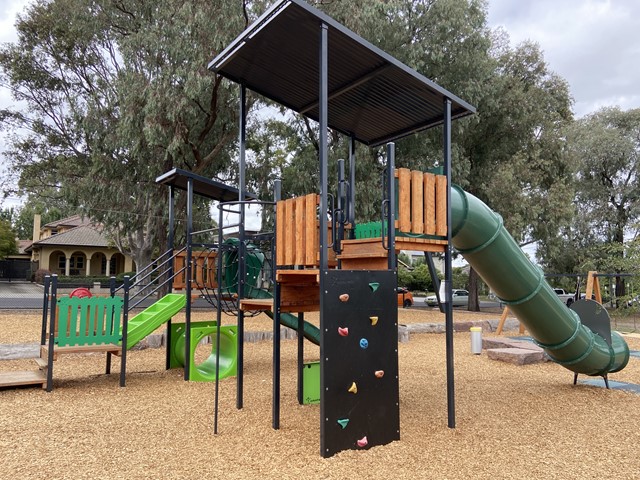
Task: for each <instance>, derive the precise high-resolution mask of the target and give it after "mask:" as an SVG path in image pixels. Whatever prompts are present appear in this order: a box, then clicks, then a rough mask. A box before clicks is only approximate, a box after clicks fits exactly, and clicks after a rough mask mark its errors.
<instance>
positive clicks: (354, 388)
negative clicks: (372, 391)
mask: <svg viewBox="0 0 640 480" xmlns="http://www.w3.org/2000/svg"><path fill="white" fill-rule="evenodd" d="M347 391H348V392H349V393H353V394H354V395H355V394H356V393H358V386H357V385H356V382H353V383H352V384H351V386H350V387H349V390H347Z"/></svg>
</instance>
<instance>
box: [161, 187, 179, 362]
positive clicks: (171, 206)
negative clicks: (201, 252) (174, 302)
mask: <svg viewBox="0 0 640 480" xmlns="http://www.w3.org/2000/svg"><path fill="white" fill-rule="evenodd" d="M175 222H176V220H175V189H174V187H173V185H171V186H170V187H169V232H168V233H169V236H168V239H167V244H168V247H169V250H170V251H171V253H170V254H169V256H170V257H173V249H174V244H173V243H174V237H173V235H174V229H175ZM173 262H174V260H171V261H170V262H169V272H168V278H169V279H172V278H173V274H174V269H173ZM172 284H173V280H171V283H170V284H169V292H172V291H173V286H172ZM164 363H165V365H164V368H165V370H169V369H170V368H171V319H169V321H168V322H167V335H166V341H165V360H164Z"/></svg>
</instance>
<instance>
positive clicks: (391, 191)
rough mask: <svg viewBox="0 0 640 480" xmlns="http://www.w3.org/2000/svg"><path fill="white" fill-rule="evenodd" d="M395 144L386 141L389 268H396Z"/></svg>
mask: <svg viewBox="0 0 640 480" xmlns="http://www.w3.org/2000/svg"><path fill="white" fill-rule="evenodd" d="M395 168H396V144H395V143H393V142H389V143H387V198H388V199H389V204H388V205H389V211H388V212H387V237H388V239H389V243H388V246H389V256H388V257H387V258H388V260H389V263H388V268H389V270H394V269H395V268H396V181H395Z"/></svg>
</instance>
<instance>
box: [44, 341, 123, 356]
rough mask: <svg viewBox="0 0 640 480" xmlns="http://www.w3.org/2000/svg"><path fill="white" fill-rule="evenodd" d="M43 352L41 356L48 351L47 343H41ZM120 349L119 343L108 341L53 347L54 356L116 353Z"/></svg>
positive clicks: (45, 354)
mask: <svg viewBox="0 0 640 480" xmlns="http://www.w3.org/2000/svg"><path fill="white" fill-rule="evenodd" d="M41 350H42V352H43V354H42V355H41V357H43V358H45V357H46V356H47V354H48V352H49V347H48V346H47V345H43V346H42V347H41ZM121 350H122V347H121V346H120V345H115V344H113V343H108V344H104V345H69V346H64V347H59V346H57V345H56V346H55V347H53V353H54V357H55V356H56V355H61V354H66V353H108V352H111V353H115V354H118V353H120V351H121Z"/></svg>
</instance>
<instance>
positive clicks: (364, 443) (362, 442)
mask: <svg viewBox="0 0 640 480" xmlns="http://www.w3.org/2000/svg"><path fill="white" fill-rule="evenodd" d="M356 443H357V444H358V446H359V447H360V448H363V447H366V446H367V445H368V444H369V440H367V436H366V435H365V436H364V437H362V438H361V439H360V440H358V441H357V442H356Z"/></svg>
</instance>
